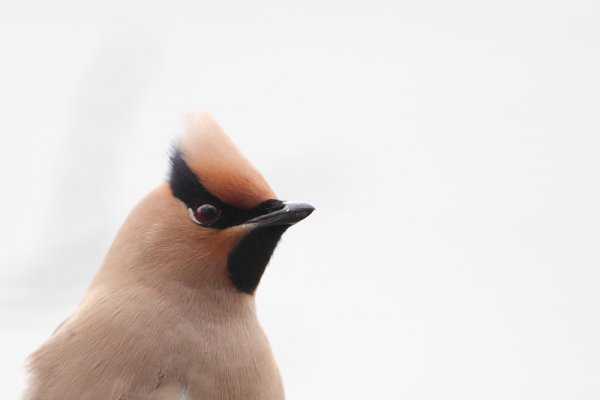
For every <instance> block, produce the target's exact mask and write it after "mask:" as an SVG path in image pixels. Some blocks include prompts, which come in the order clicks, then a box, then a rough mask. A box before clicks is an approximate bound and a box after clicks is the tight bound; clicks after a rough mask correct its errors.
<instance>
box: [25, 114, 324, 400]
mask: <svg viewBox="0 0 600 400" xmlns="http://www.w3.org/2000/svg"><path fill="white" fill-rule="evenodd" d="M170 161H171V162H170V170H169V173H168V176H167V178H166V179H165V180H164V182H162V183H160V184H159V185H158V187H157V188H155V189H154V190H153V191H151V192H150V193H149V194H148V195H146V196H145V197H144V198H143V199H142V200H141V201H140V202H139V203H138V204H137V205H136V206H135V207H134V209H133V210H132V211H131V213H130V214H129V215H128V217H127V218H126V219H125V222H124V223H123V225H122V226H121V227H120V229H119V231H118V232H117V234H116V237H115V239H114V240H113V242H112V244H111V245H110V248H109V250H108V253H107V255H106V257H105V259H104V260H103V262H102V264H101V266H100V268H99V270H98V271H97V272H96V275H95V276H94V277H93V279H92V281H91V283H90V285H89V287H88V288H87V290H86V292H85V294H84V296H83V299H82V300H81V302H80V304H79V305H78V307H77V308H76V309H75V311H74V313H73V314H72V315H71V316H70V317H69V318H67V319H66V320H65V321H64V322H63V323H62V324H60V325H59V326H58V328H57V329H56V330H55V331H54V333H53V334H52V335H51V336H50V337H49V338H48V339H47V340H46V341H45V342H44V343H43V344H42V345H41V347H40V348H39V349H37V350H36V351H35V352H33V353H32V354H31V355H30V356H29V357H28V360H27V370H28V385H27V388H26V390H25V392H24V398H25V400H54V399H61V400H69V399H78V400H92V399H93V400H96V399H103V400H104V399H114V400H137V399H155V400H171V399H172V400H194V399H203V400H204V399H216V400H220V399H223V400H225V399H228V400H229V399H261V400H271V399H272V400H275V399H277V400H279V399H283V398H284V397H285V392H284V388H283V384H282V380H281V376H280V373H279V370H278V367H277V364H276V362H275V359H274V356H273V353H272V350H271V347H270V344H269V340H268V339H267V337H266V334H265V333H264V331H263V329H262V327H261V325H260V323H259V321H258V319H257V314H256V306H255V293H256V289H257V286H258V285H259V282H260V280H261V277H262V275H263V272H264V271H265V268H266V266H267V264H268V263H269V261H270V258H271V256H272V254H273V251H274V250H275V248H276V246H277V244H278V242H279V240H280V238H281V236H282V235H283V233H284V232H285V231H286V230H287V229H288V228H289V227H290V226H292V225H293V224H295V223H297V222H299V221H301V220H303V219H304V218H306V217H307V216H308V215H310V214H311V213H312V212H313V211H314V207H313V206H311V205H309V204H307V203H302V202H291V201H283V200H280V199H278V198H277V196H276V195H275V193H274V192H273V190H272V189H271V187H270V186H269V185H268V184H267V182H266V180H265V179H264V177H263V176H262V175H261V173H260V172H259V171H258V170H257V169H256V168H255V167H254V166H253V165H252V164H251V163H250V162H249V161H248V159H247V158H245V157H244V155H243V154H242V153H241V151H240V150H239V149H238V148H237V147H236V145H235V144H234V143H233V141H232V140H231V139H230V138H229V136H227V134H226V133H225V131H224V130H223V128H222V127H221V126H220V125H219V124H218V123H217V122H216V120H215V119H214V118H213V117H212V116H211V115H210V114H207V113H206V112H199V113H194V114H192V115H190V116H188V118H187V119H186V123H185V129H184V133H183V135H182V136H181V138H180V139H179V140H178V141H177V142H176V144H175V145H174V147H173V151H172V154H171V156H170Z"/></svg>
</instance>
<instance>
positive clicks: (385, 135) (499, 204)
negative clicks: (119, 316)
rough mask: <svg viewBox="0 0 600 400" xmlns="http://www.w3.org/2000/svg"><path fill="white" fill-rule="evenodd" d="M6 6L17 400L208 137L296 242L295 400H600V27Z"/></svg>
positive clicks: (422, 14) (532, 14) (7, 185)
mask: <svg viewBox="0 0 600 400" xmlns="http://www.w3.org/2000/svg"><path fill="white" fill-rule="evenodd" d="M121 3H122V2H118V1H104V2H96V3H95V4H89V3H87V2H61V1H53V2H44V3H39V2H32V1H10V0H9V1H2V2H1V3H0V50H1V53H2V57H1V62H0V173H1V176H0V178H1V181H2V203H1V207H0V221H2V224H1V225H2V228H1V229H0V235H1V236H0V243H2V245H1V250H2V251H1V252H0V263H1V264H0V265H1V268H0V346H1V348H0V354H2V357H0V381H1V382H0V387H1V392H2V395H1V397H2V398H7V399H9V398H18V397H19V395H20V393H21V391H22V388H23V387H24V382H25V381H24V374H23V372H24V371H23V363H24V360H25V357H26V356H27V354H29V353H30V352H31V351H33V350H34V349H35V348H37V346H39V345H40V344H41V343H42V341H43V340H45V339H46V338H47V337H48V336H49V335H50V334H51V332H52V331H53V330H54V329H55V327H56V326H57V325H58V324H59V323H60V322H61V321H62V320H63V319H64V318H66V317H67V316H68V315H69V314H70V313H71V312H72V311H73V310H74V308H75V307H76V305H77V303H78V301H79V299H80V297H81V295H82V294H83V291H84V290H85V288H86V286H87V284H88V282H89V281H90V279H91V277H92V276H93V274H94V272H95V271H96V269H97V268H98V266H99V264H100V263H101V261H102V257H103V256H104V254H105V252H106V250H107V248H108V246H109V244H110V242H111V240H112V238H113V236H114V234H115V232H116V230H117V229H118V227H119V225H120V224H121V222H122V221H123V219H124V218H125V216H126V215H127V213H128V212H129V210H131V208H132V207H133V206H134V205H135V204H136V202H137V201H138V200H139V199H140V198H141V197H142V196H143V195H144V194H145V193H147V192H148V191H149V190H151V189H152V188H153V187H154V186H156V185H157V184H159V183H160V182H161V180H163V179H164V178H165V176H166V171H167V154H168V150H169V147H170V145H171V143H172V141H173V140H174V138H176V137H177V136H178V134H179V133H180V132H181V129H182V120H183V116H184V114H185V113H186V112H189V111H194V110H197V109H205V110H208V111H210V112H212V113H213V114H214V115H215V116H216V118H217V119H218V120H219V121H220V122H221V124H222V125H223V126H224V128H225V129H226V130H227V131H228V132H229V133H230V135H231V136H232V137H233V139H234V140H235V141H236V142H237V143H238V145H239V146H240V147H241V148H242V150H243V151H244V152H245V153H246V154H247V156H248V157H249V158H250V159H251V160H253V162H254V163H255V164H256V165H257V167H258V168H259V169H260V170H262V171H263V173H264V175H265V176H266V178H267V179H268V180H269V182H270V183H271V185H272V187H273V188H274V189H275V191H276V192H277V193H278V195H279V196H280V197H281V198H283V199H289V200H302V201H307V202H310V203H312V204H314V205H315V206H316V207H317V211H316V212H315V213H314V214H313V215H312V216H311V217H310V218H309V219H308V220H307V221H305V222H303V223H302V224H299V225H298V226H297V227H294V228H293V229H291V230H290V231H289V232H288V233H287V234H286V235H285V236H284V240H283V241H282V243H281V245H280V247H279V249H278V250H277V252H276V253H275V256H274V258H273V260H272V262H271V264H270V266H269V268H268V270H267V273H266V275H265V277H264V278H263V281H262V285H261V287H260V288H259V291H258V309H259V316H260V319H261V321H262V322H263V324H264V327H265V330H266V331H267V334H268V335H269V338H270V340H271V343H272V345H273V350H274V353H275V356H276V358H277V360H278V362H279V365H280V368H281V371H282V375H283V379H284V383H285V385H286V389H287V394H288V398H289V399H291V400H294V399H334V398H335V399H365V398H373V399H375V398H378V399H404V398H406V399H440V398H444V399H460V400H465V399H473V400H475V399H477V400H479V399H507V398H510V399H534V398H536V399H542V398H543V399H575V398H577V399H597V398H599V397H600V384H599V382H600V381H599V380H598V376H600V341H599V340H598V338H599V337H600V322H599V319H598V307H599V305H600V291H599V290H598V287H599V286H600V268H599V266H600V252H599V251H598V243H599V241H600V211H599V210H600V207H598V204H600V119H599V116H598V115H599V113H598V110H599V108H600V95H599V93H600V75H599V74H598V71H600V52H599V51H598V49H599V48H600V25H599V24H598V21H599V20H600V3H598V2H597V1H589V2H584V1H571V2H547V1H545V2H542V1H533V0H527V1H523V0H519V1H503V2H493V3H492V2H477V1H464V0H461V1H457V2H445V1H409V2H399V1H390V2H381V1H373V2H361V3H358V2H348V1H345V2H341V1H340V2H306V1H305V2H288V1H284V2H281V1H272V2H263V1H259V2H192V1H189V2H177V1H173V2H169V3H168V4H167V3H166V2H165V3H163V4H158V3H152V2H141V1H131V2H127V4H121Z"/></svg>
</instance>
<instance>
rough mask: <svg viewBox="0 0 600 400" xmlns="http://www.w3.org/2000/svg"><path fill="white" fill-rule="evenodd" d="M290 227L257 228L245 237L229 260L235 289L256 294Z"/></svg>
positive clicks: (229, 269)
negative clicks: (266, 269)
mask: <svg viewBox="0 0 600 400" xmlns="http://www.w3.org/2000/svg"><path fill="white" fill-rule="evenodd" d="M287 228H288V226H270V227H264V228H257V229H255V230H253V231H251V232H250V233H249V234H247V235H246V236H244V237H243V238H242V240H240V242H239V243H238V244H237V246H235V247H234V248H233V251H232V252H231V253H230V254H229V258H228V260H227V272H228V273H229V278H230V279H231V282H233V284H234V285H235V287H236V288H237V289H238V290H240V291H242V292H245V293H250V294H252V293H254V291H255V290H256V287H257V286H258V284H259V283H260V278H262V276H263V273H264V272H265V268H266V267H267V264H268V263H269V260H270V259H271V256H272V255H273V252H274V251H275V247H277V243H278V242H279V239H281V235H283V233H284V232H285V230H286V229H287Z"/></svg>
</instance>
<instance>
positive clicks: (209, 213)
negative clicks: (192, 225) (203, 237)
mask: <svg viewBox="0 0 600 400" xmlns="http://www.w3.org/2000/svg"><path fill="white" fill-rule="evenodd" d="M220 215H221V211H220V210H219V209H218V208H217V207H215V206H213V205H212V204H209V203H205V204H202V205H201V206H200V207H198V208H197V209H196V219H197V220H198V222H200V223H202V224H212V223H214V222H215V221H216V220H218V219H219V216H220Z"/></svg>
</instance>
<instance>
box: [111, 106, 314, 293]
mask: <svg viewBox="0 0 600 400" xmlns="http://www.w3.org/2000/svg"><path fill="white" fill-rule="evenodd" d="M313 210H314V208H313V207H312V206H310V205H308V204H305V203H298V202H287V201H282V200H278V199H277V197H276V196H275V194H274V193H273V191H272V190H271V188H270V187H269V185H268V184H267V182H266V181H265V179H264V178H263V177H262V175H261V174H260V173H259V172H258V171H257V170H256V169H255V168H254V167H253V166H252V164H250V162H249V161H248V160H247V159H246V158H245V157H244V156H243V155H242V154H241V152H240V151H239V150H238V148H237V147H236V146H235V145H234V143H233V142H232V141H231V140H230V139H229V137H228V136H227V135H226V134H225V132H224V131H223V129H222V128H221V127H220V126H219V125H218V124H217V122H216V121H215V120H214V119H213V118H212V117H211V116H210V115H207V114H205V113H202V114H195V115H192V116H191V117H189V118H188V121H187V127H186V132H185V134H184V135H183V137H182V138H181V140H180V141H179V142H178V144H177V146H176V148H175V149H174V151H173V154H172V156H171V171H170V174H169V180H168V185H164V186H163V187H161V188H159V189H158V190H157V191H155V192H153V193H151V194H150V195H149V196H148V197H147V198H146V199H145V200H144V201H142V203H141V204H140V205H139V206H138V207H137V209H136V211H134V212H133V213H132V215H131V216H130V219H131V220H132V221H129V223H126V224H125V226H124V228H123V230H125V231H126V233H125V236H127V237H128V238H129V239H130V240H133V241H137V242H141V243H142V246H141V248H137V250H136V253H137V254H138V255H139V257H138V258H137V259H138V260H139V259H140V258H141V259H142V261H141V262H139V261H138V263H139V264H142V266H141V267H140V269H141V270H142V272H143V273H144V274H154V273H158V274H161V275H162V278H164V279H169V278H175V279H178V280H180V281H185V282H186V283H188V284H190V285H195V284H203V285H206V284H209V285H220V286H229V287H233V288H235V289H236V290H237V291H239V292H244V293H253V292H254V290H255V289H256V287H257V285H258V283H259V281H260V279H261V277H262V274H263V272H264V269H265V267H266V265H267V263H268V262H269V260H270V258H271V255H272V254H273V251H274V250H275V247H276V245H277V242H278V241H279V239H280V237H281V235H282V234H283V233H284V232H285V230H286V229H287V228H289V227H290V226H291V225H293V224H295V223H296V222H298V221H301V220H302V219H304V218H306V217H307V216H308V215H309V214H310V213H311V212H312V211H313ZM148 222H150V223H148ZM116 246H117V247H118V245H116ZM123 246H127V245H126V244H123ZM138 272H139V269H138Z"/></svg>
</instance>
